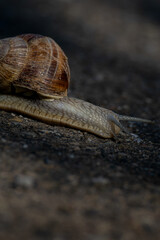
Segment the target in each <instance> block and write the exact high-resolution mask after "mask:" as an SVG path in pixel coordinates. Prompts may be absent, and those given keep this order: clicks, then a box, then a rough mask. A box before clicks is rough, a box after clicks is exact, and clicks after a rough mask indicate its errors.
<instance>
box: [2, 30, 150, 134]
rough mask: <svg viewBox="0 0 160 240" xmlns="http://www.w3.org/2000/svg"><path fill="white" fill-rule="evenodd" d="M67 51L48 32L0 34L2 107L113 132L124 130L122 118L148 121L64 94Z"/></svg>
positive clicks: (67, 74) (48, 120) (67, 78)
mask: <svg viewBox="0 0 160 240" xmlns="http://www.w3.org/2000/svg"><path fill="white" fill-rule="evenodd" d="M69 81H70V70H69V66H68V61H67V57H66V56H65V54H64V52H63V51H62V50H61V48H60V47H59V46H58V44H57V43H56V42H55V41H54V40H53V39H51V38H48V37H44V36H41V35H35V34H25V35H20V36H17V37H13V38H6V39H2V40H0V92H1V93H0V109H1V110H6V111H13V112H18V113H21V114H23V115H26V116H29V117H31V118H35V119H38V120H40V121H43V122H46V123H49V124H61V125H65V126H69V127H73V128H77V129H80V130H85V131H88V132H91V133H93V134H95V135H98V136H100V137H103V138H112V137H114V136H116V135H117V134H118V133H119V132H120V130H122V131H125V132H127V130H126V129H125V128H124V127H123V125H122V124H121V123H120V121H121V120H122V121H123V120H128V121H141V122H150V121H149V120H145V119H140V118H134V117H128V116H122V115H119V114H116V113H114V112H113V111H111V110H108V109H105V108H101V107H98V106H95V105H93V104H91V103H88V102H85V101H83V100H80V99H76V98H70V97H68V96H67V89H68V86H69Z"/></svg>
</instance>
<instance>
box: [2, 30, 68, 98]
mask: <svg viewBox="0 0 160 240" xmlns="http://www.w3.org/2000/svg"><path fill="white" fill-rule="evenodd" d="M69 81H70V70H69V66H68V60H67V57H66V55H65V54H64V52H63V51H62V49H61V48H60V47H59V46H58V44H57V43H56V42H55V41H54V40H53V39H51V38H49V37H44V36H41V35H36V34H25V35H19V36H17V37H12V38H6V39H3V40H0V90H1V92H4V93H16V94H17V93H24V92H29V91H32V93H33V92H36V93H38V94H39V95H42V96H44V97H49V98H61V97H63V96H66V95H67V89H68V85H69Z"/></svg>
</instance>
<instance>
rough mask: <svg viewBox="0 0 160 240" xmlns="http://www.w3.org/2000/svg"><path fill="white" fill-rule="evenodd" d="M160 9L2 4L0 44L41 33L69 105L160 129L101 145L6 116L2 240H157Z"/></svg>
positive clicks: (0, 168)
mask: <svg viewBox="0 0 160 240" xmlns="http://www.w3.org/2000/svg"><path fill="white" fill-rule="evenodd" d="M159 10H160V4H159V1H158V0H153V1H149V0H148V1H144V0H139V1H138V0H136V1H134V2H131V1H127V0H124V1H116V0H112V1H103V0H97V1H96V0H92V1H91V0H81V1H74V0H63V1H62V0H59V1H58V0H57V1H51V0H46V1H40V0H36V1H34V2H33V1H30V0H29V1H24V0H21V1H18V0H17V1H14V3H13V1H9V0H5V1H4V0H2V1H1V3H0V11H1V15H0V26H1V38H4V37H8V36H15V35H17V34H21V33H39V34H42V35H47V36H50V37H52V38H54V39H55V40H56V41H57V42H58V43H59V45H60V46H61V47H62V48H63V50H64V52H65V53H66V55H67V56H68V59H69V64H70V68H71V84H70V89H69V95H70V96H73V97H77V98H80V99H83V100H86V101H89V102H91V103H94V104H96V105H99V106H102V107H105V108H108V109H111V110H113V111H115V112H117V113H120V114H124V115H129V116H137V117H141V118H146V119H151V120H154V121H155V124H143V123H134V124H133V123H126V124H125V126H127V127H128V129H129V131H130V132H131V133H134V134H135V135H134V136H129V135H119V136H118V137H117V139H102V138H100V137H97V136H94V135H92V134H90V133H87V132H83V131H78V130H75V129H71V128H66V127H62V126H49V125H47V124H44V123H40V122H38V121H35V120H32V119H29V118H27V117H24V116H21V115H18V114H15V113H7V112H5V111H1V112H0V129H1V137H0V239H1V240H3V239H7V240H10V239H11V240H12V239H13V240H14V239H16V240H17V239H24V240H25V239H33V240H34V239H35V240H37V239H38V240H39V239H45V240H50V239H51V240H52V239H54V240H75V239H76V240H82V239H83V240H106V239H109V240H121V239H122V240H135V239H141V240H159V238H160V148H159V147H160V124H159V119H160V111H159V106H160V104H159V103H160V101H159V95H160V31H159V27H160V26H159V25H160V17H159Z"/></svg>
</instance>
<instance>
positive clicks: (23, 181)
mask: <svg viewBox="0 0 160 240" xmlns="http://www.w3.org/2000/svg"><path fill="white" fill-rule="evenodd" d="M34 184H35V179H34V178H33V177H32V176H27V175H17V176H16V177H15V179H14V181H13V186H14V187H23V188H32V187H33V186H34Z"/></svg>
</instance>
